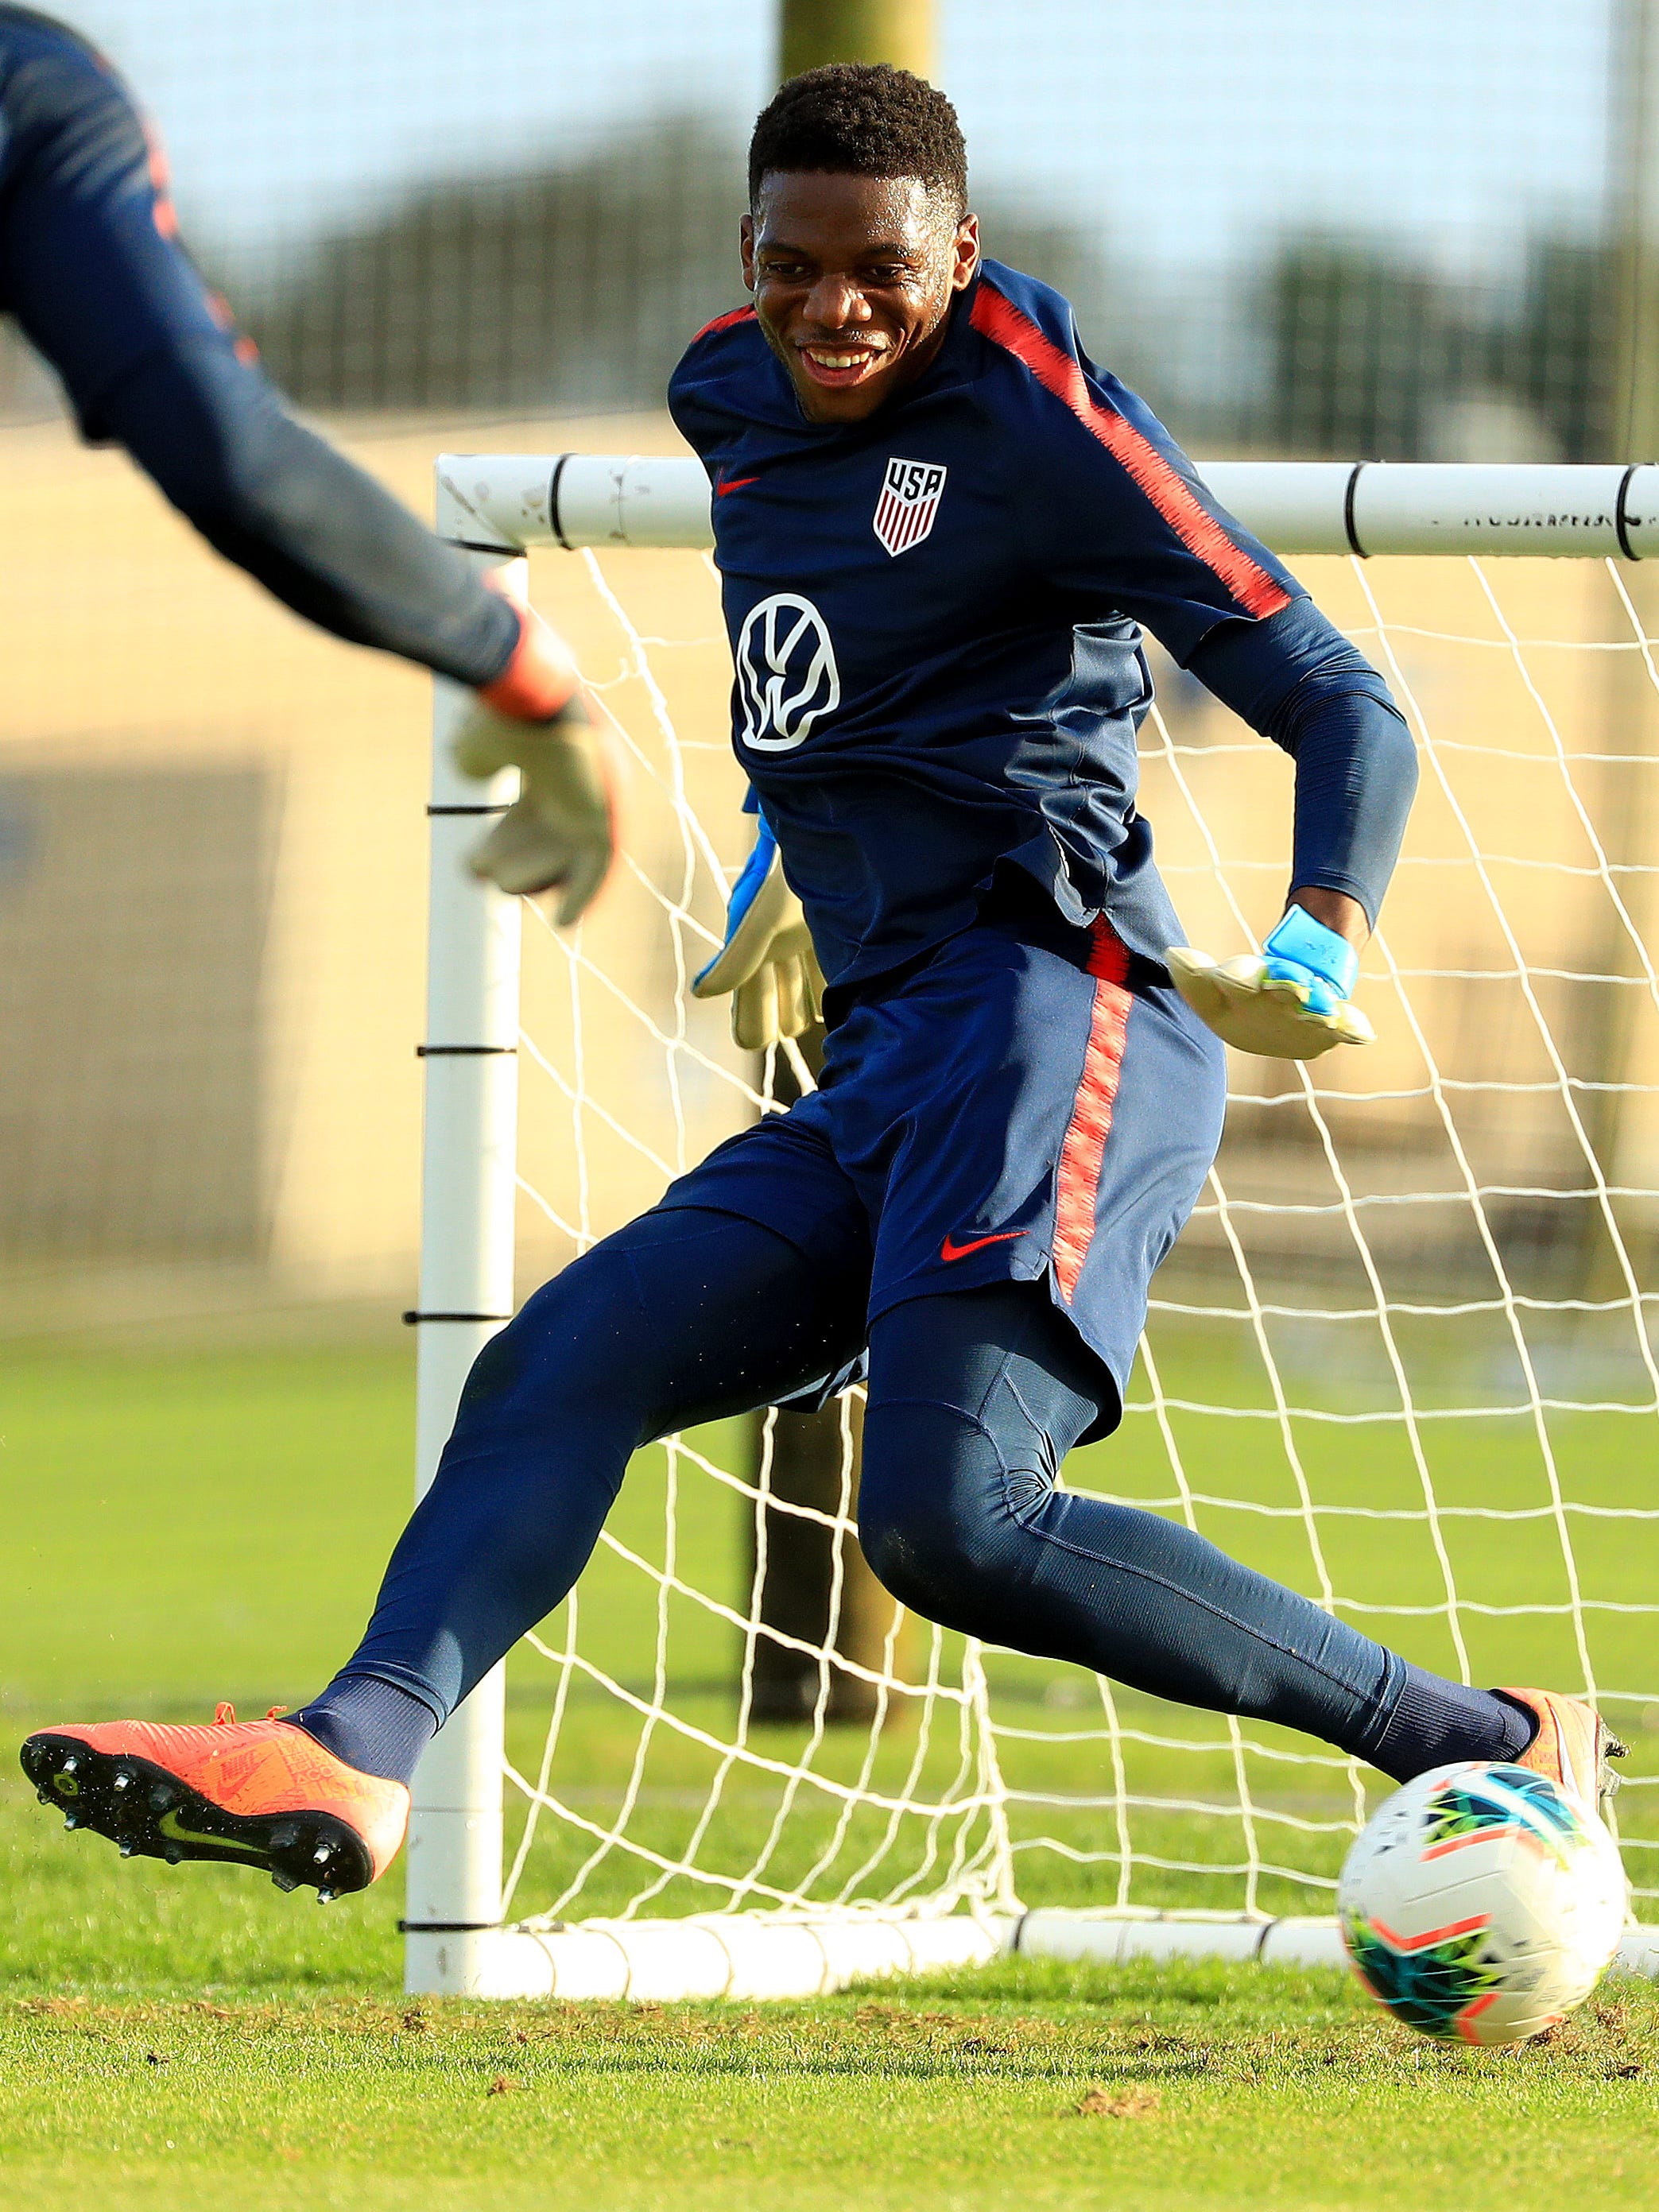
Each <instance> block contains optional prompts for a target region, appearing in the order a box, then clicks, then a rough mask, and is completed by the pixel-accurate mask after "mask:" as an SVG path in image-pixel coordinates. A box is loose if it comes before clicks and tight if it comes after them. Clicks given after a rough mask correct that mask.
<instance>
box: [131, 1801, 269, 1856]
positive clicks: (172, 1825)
mask: <svg viewBox="0 0 1659 2212" xmlns="http://www.w3.org/2000/svg"><path fill="white" fill-rule="evenodd" d="M155 1826H156V1828H157V1829H158V1831H159V1832H161V1834H162V1835H164V1836H166V1837H167V1839H168V1841H169V1842H171V1843H175V1844H211V1845H212V1847H213V1849H214V1850H216V1851H228V1852H230V1853H231V1854H232V1855H233V1856H234V1857H236V1858H239V1859H246V1860H247V1861H248V1862H249V1863H250V1864H252V1865H253V1866H257V1867H262V1866H264V1865H266V1864H268V1863H269V1862H268V1860H267V1857H266V1855H265V1853H264V1851H262V1850H258V1849H257V1848H256V1847H255V1846H254V1845H252V1844H235V1843H232V1842H231V1840H230V1839H229V1838H228V1837H227V1836H209V1835H204V1834H203V1833H202V1832H201V1831H200V1830H199V1829H196V1828H187V1827H186V1826H185V1824H184V1822H183V1821H182V1820H180V1819H179V1815H178V1814H176V1813H163V1814H162V1815H161V1819H160V1820H158V1821H157V1822H156V1823H155Z"/></svg>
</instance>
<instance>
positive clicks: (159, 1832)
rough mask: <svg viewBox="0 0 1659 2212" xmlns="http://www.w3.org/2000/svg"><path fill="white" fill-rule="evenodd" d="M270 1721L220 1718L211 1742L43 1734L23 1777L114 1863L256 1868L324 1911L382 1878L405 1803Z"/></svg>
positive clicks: (168, 1735) (26, 1752) (156, 1731)
mask: <svg viewBox="0 0 1659 2212" xmlns="http://www.w3.org/2000/svg"><path fill="white" fill-rule="evenodd" d="M280 1710H281V1708H280V1707H273V1708H272V1710H271V1711H270V1713H269V1714H267V1716H266V1717H265V1718H264V1720H262V1721H238V1719H237V1717H236V1712H235V1708H234V1706H232V1705H221V1706H220V1707H219V1709H218V1711H217V1713H216V1715H215V1717H214V1723H213V1726H212V1727H211V1728H163V1727H159V1726H157V1725H156V1724H155V1723H153V1722H149V1721H107V1722H102V1723H99V1724H97V1725H96V1726H94V1727H91V1728H57V1729H41V1730H40V1732H39V1733H38V1734H36V1735H32V1736H30V1737H29V1738H28V1739H27V1741H26V1742H25V1743H24V1745H23V1748H22V1754H21V1756H22V1762H23V1771H24V1773H25V1774H27V1777H28V1778H29V1780H30V1781H31V1782H32V1783H33V1784H34V1786H35V1790H36V1791H37V1792H38V1794H39V1796H40V1802H41V1803H42V1804H43V1805H57V1806H59V1807H61V1808H62V1809H63V1812H64V1815H65V1818H64V1826H65V1827H66V1828H82V1827H85V1828H93V1829H95V1830H96V1831H97V1832H98V1833H99V1834H100V1836H108V1837H109V1838H112V1841H113V1842H115V1843H118V1844H119V1845H120V1847H121V1856H122V1857H123V1858H132V1857H140V1858H152V1859H165V1860H166V1861H167V1863H168V1865H169V1866H177V1865H178V1864H179V1861H180V1860H182V1859H221V1860H228V1861H230V1862H231V1863H234V1864H236V1865H239V1866H256V1867H263V1868H264V1869H265V1871H266V1872H267V1873H268V1874H269V1875H270V1878H271V1880H272V1881H274V1882H275V1883H276V1887H277V1888H278V1889H297V1888H298V1887H300V1885H301V1882H313V1883H314V1884H315V1885H316V1889H317V1901H318V1903H319V1905H326V1904H327V1903H328V1902H329V1900H330V1899H331V1898H336V1897H338V1896H340V1895H341V1894H343V1893H344V1892H345V1891H347V1890H352V1889H367V1888H368V1885H369V1884H370V1882H372V1881H374V1880H375V1879H376V1878H377V1877H378V1876H379V1875H382V1874H384V1873H385V1872H386V1868H387V1867H388V1866H389V1865H390V1864H391V1863H392V1859H393V1858H394V1857H396V1855H397V1850H398V1844H401V1843H402V1841H403V1839H404V1829H405V1828H406V1827H407V1826H408V1825H409V1792H408V1790H405V1789H404V1785H403V1784H402V1783H401V1782H383V1781H381V1780H380V1778H379V1777H378V1776H377V1775H373V1774H360V1773H359V1772H358V1771H357V1770H356V1767H352V1766H348V1765H345V1763H344V1761H343V1760H342V1759H336V1757H335V1756H334V1754H333V1753H332V1752H331V1751H325V1749H324V1748H323V1747H322V1745H321V1744H319V1742H318V1741H316V1739H315V1738H314V1737H313V1736H309V1735H307V1734H306V1732H305V1730H304V1729H301V1728H295V1726H294V1725H293V1724H292V1723H289V1722H287V1721H281V1720H278V1719H277V1718H276V1714H277V1712H278V1711H280Z"/></svg>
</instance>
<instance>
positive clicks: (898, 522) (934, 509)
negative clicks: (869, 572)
mask: <svg viewBox="0 0 1659 2212" xmlns="http://www.w3.org/2000/svg"><path fill="white" fill-rule="evenodd" d="M944 489H945V467H944V464H943V463H942V462H939V461H901V460H897V459H894V460H890V461H889V462H888V464H887V474H886V476H885V477H884V478H883V480H882V487H881V497H880V498H879V499H878V501H876V513H875V532H876V535H877V537H878V538H880V540H881V542H882V544H884V546H885V547H886V548H887V550H888V551H889V552H890V554H891V555H892V556H893V557H894V558H895V559H897V557H898V556H899V555H900V554H901V553H908V551H909V550H910V548H911V547H912V546H913V545H920V544H921V541H922V539H923V538H926V537H927V533H928V532H929V531H930V530H931V529H932V528H933V518H934V516H935V515H936V514H937V513H939V496H940V495H941V493H942V492H943V491H944Z"/></svg>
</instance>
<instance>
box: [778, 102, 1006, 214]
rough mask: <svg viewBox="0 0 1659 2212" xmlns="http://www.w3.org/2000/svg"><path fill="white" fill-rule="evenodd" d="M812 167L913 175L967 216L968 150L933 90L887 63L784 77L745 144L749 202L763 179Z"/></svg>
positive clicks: (843, 173)
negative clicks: (747, 153) (747, 163)
mask: <svg viewBox="0 0 1659 2212" xmlns="http://www.w3.org/2000/svg"><path fill="white" fill-rule="evenodd" d="M811 169H817V170H819V171H822V172H824V173H828V174H829V175H831V176H837V177H919V178H920V179H921V182H922V183H923V184H924V185H926V186H927V190H928V191H930V192H938V193H939V195H940V196H941V197H943V198H945V199H946V200H948V201H949V203H950V206H951V214H952V216H954V217H955V218H956V219H957V221H958V222H960V221H961V219H962V217H963V216H964V215H966V214H967V212H968V149H967V147H966V146H965V145H964V144H963V137H962V125H960V124H959V123H958V122H957V111H956V109H955V108H954V107H952V106H951V103H950V101H949V100H947V99H946V98H945V94H943V93H942V92H941V91H939V88H938V87H937V86H936V85H931V84H929V83H928V82H927V81H926V79H925V78H922V77H919V76H911V74H910V72H909V70H902V69H894V68H893V67H892V66H891V65H890V64H889V63H887V62H831V63H830V64H829V65H828V67H827V68H824V69H815V70H805V72H804V73H803V74H802V75H801V76H792V77H791V78H790V80H789V82H787V84H786V85H783V86H782V87H781V88H780V89H779V90H778V91H777V92H776V93H775V94H774V95H773V98H772V100H771V101H770V102H769V105H768V106H765V107H763V109H762V110H761V112H760V115H759V118H758V119H757V122H756V125H755V135H754V137H752V138H751V139H750V142H749V204H750V206H751V207H752V206H753V205H754V204H755V201H756V199H757V197H758V195H759V192H760V188H761V180H762V179H763V178H765V177H769V176H772V175H775V174H776V173H780V172H791V171H798V170H811Z"/></svg>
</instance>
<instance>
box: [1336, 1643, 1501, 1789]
mask: <svg viewBox="0 0 1659 2212" xmlns="http://www.w3.org/2000/svg"><path fill="white" fill-rule="evenodd" d="M1401 1665H1402V1666H1403V1667H1404V1668H1405V1670H1406V1679H1405V1680H1404V1682H1403V1683H1402V1684H1401V1691H1400V1700H1399V1703H1398V1704H1397V1705H1395V1709H1394V1711H1393V1713H1392V1714H1391V1715H1390V1717H1389V1724H1388V1726H1387V1727H1386V1728H1385V1729H1383V1734H1382V1736H1381V1737H1380V1738H1379V1740H1378V1741H1377V1744H1376V1748H1375V1749H1374V1750H1373V1751H1372V1752H1371V1753H1370V1754H1369V1756H1370V1762H1371V1765H1373V1766H1380V1767H1381V1768H1382V1770H1383V1773H1384V1774H1391V1775H1392V1776H1393V1777H1394V1778H1395V1781H1396V1782H1409V1781H1410V1780H1411V1778H1412V1777H1413V1774H1426V1773H1427V1771H1428V1770H1429V1769H1430V1767H1431V1766H1448V1765H1450V1764H1451V1762H1452V1761H1453V1760H1454V1759H1519V1757H1520V1756H1521V1754H1522V1752H1523V1751H1524V1750H1525V1749H1526V1747H1527V1746H1528V1744H1529V1743H1530V1742H1531V1741H1532V1740H1533V1737H1534V1735H1535V1734H1536V1733H1537V1725H1538V1724H1537V1723H1536V1721H1535V1720H1534V1717H1533V1716H1532V1715H1531V1714H1530V1713H1529V1712H1528V1711H1526V1710H1525V1708H1524V1707H1523V1706H1521V1705H1516V1704H1515V1702H1514V1701H1513V1699H1509V1698H1503V1697H1499V1696H1498V1694H1497V1692H1495V1691H1492V1690H1470V1689H1466V1688H1465V1687H1464V1686H1463V1684H1462V1682H1452V1681H1448V1680H1446V1679H1445V1677H1444V1676H1443V1675H1440V1674H1428V1673H1426V1672H1425V1669H1424V1668H1421V1667H1413V1665H1412V1663H1411V1662H1410V1661H1409V1660H1402V1661H1401Z"/></svg>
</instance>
